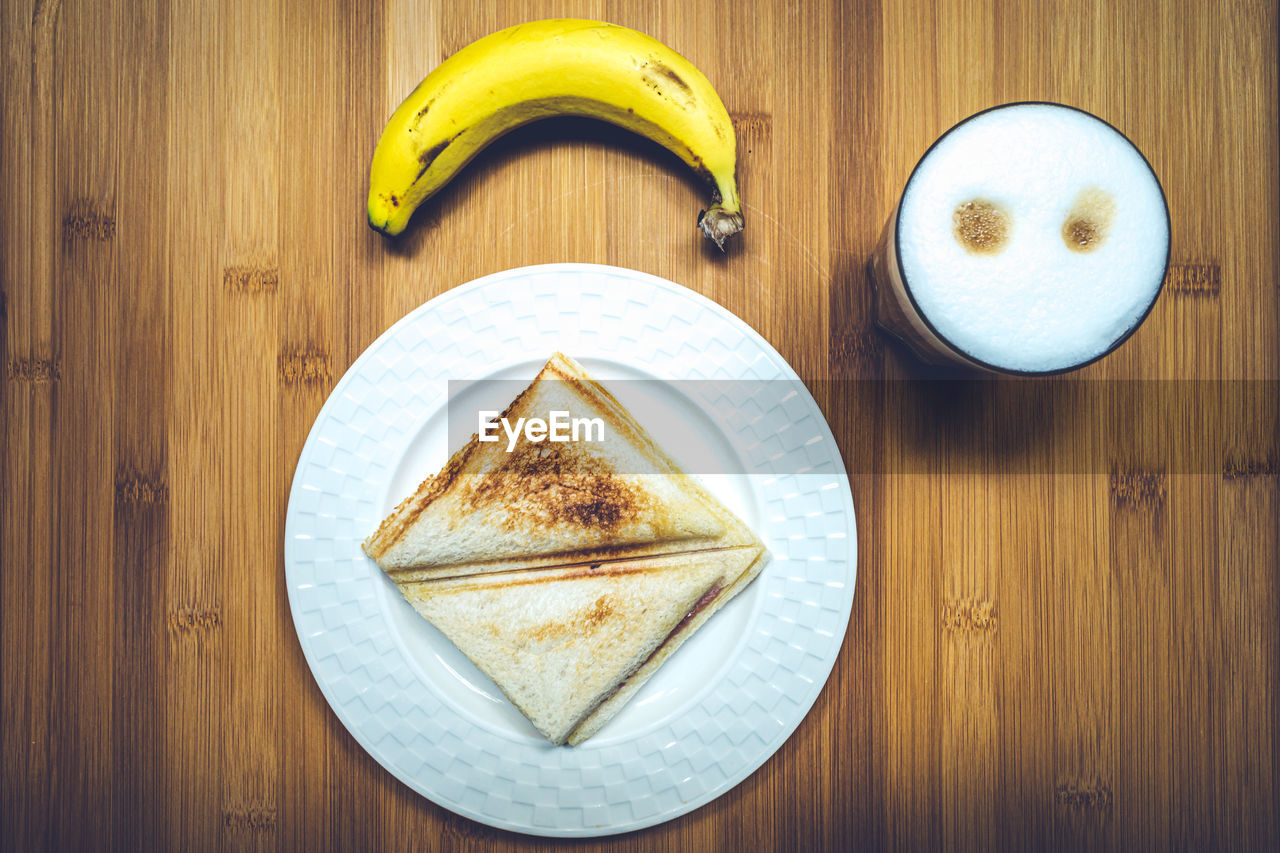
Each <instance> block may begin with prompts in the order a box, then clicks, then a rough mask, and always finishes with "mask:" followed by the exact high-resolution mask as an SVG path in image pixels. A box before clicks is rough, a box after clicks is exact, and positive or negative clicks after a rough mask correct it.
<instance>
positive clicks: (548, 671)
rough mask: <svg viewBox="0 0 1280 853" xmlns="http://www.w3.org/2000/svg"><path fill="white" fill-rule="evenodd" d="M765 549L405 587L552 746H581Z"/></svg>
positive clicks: (750, 572) (741, 582)
mask: <svg viewBox="0 0 1280 853" xmlns="http://www.w3.org/2000/svg"><path fill="white" fill-rule="evenodd" d="M763 554H764V550H763V548H761V547H760V546H759V545H749V546H739V547H730V548H723V549H717V550H707V551H697V552H692V553H683V554H669V555H662V556H649V557H644V558H640V559H625V560H616V561H606V562H600V563H588V564H585V565H574V566H563V567H559V568H550V569H546V568H543V569H534V570H522V571H510V572H501V573H486V574H480V575H474V576H471V577H458V578H451V579H445V580H432V581H424V582H416V583H412V582H411V583H402V584H401V585H400V589H401V591H402V592H403V593H404V596H405V598H406V599H408V601H409V603H410V604H412V605H413V606H414V608H415V609H416V610H417V611H418V613H420V614H421V615H422V616H424V617H425V618H426V619H427V620H428V621H430V622H431V623H432V624H433V625H435V626H436V628H438V629H439V630H440V632H441V633H443V634H444V635H445V636H446V637H448V638H449V640H450V641H451V642H452V643H453V644H454V645H455V646H457V647H458V649H459V650H461V651H462V652H463V654H465V655H466V656H467V657H468V658H470V659H471V661H472V662H473V663H474V664H475V665H476V667H477V668H479V669H480V671H481V672H483V673H484V674H485V675H486V676H488V677H489V678H490V679H491V680H492V681H493V683H494V684H496V685H497V686H498V687H499V688H500V689H501V690H502V692H503V693H504V694H506V696H507V698H508V699H510V700H511V702H512V703H513V704H514V705H515V706H516V708H518V709H519V710H520V711H521V712H522V713H523V714H524V715H525V716H526V717H527V718H528V719H529V721H530V722H531V723H533V725H534V726H535V727H536V728H537V729H538V731H540V732H542V734H543V735H545V736H546V737H547V739H548V740H550V741H551V742H552V743H554V744H562V743H564V742H565V741H570V742H572V743H579V742H581V741H582V740H584V739H585V738H587V737H589V736H590V735H591V734H594V733H595V732H596V731H597V730H598V729H599V728H600V726H602V725H604V723H605V722H607V721H608V720H609V719H610V718H611V717H613V715H614V714H616V713H617V712H618V711H619V710H620V709H621V708H622V706H623V705H624V704H625V703H626V701H627V699H629V698H630V697H631V695H632V694H634V692H635V691H636V690H637V689H639V687H640V685H641V684H643V683H644V682H645V681H646V680H647V679H648V678H649V677H650V676H651V675H653V673H654V672H656V671H657V668H658V667H659V666H660V665H661V664H662V662H663V661H664V660H666V659H667V658H668V657H669V656H670V655H671V653H672V652H674V651H675V649H676V648H677V647H678V646H679V645H680V643H682V642H684V640H685V638H687V637H688V636H690V635H691V634H692V633H693V632H694V631H695V630H696V629H697V627H698V626H699V625H701V624H702V622H703V621H705V620H706V619H707V618H708V617H709V616H710V615H711V614H712V613H713V612H715V610H717V609H719V608H720V607H721V606H723V604H724V603H725V602H726V601H728V600H729V598H731V597H732V596H733V595H734V594H736V593H737V591H738V590H740V589H741V588H742V587H743V586H745V584H746V583H748V582H750V579H751V578H753V577H755V574H756V573H758V572H759V570H760V567H761V566H762V565H763V563H764V559H763Z"/></svg>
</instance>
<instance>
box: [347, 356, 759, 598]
mask: <svg viewBox="0 0 1280 853" xmlns="http://www.w3.org/2000/svg"><path fill="white" fill-rule="evenodd" d="M552 411H567V412H569V413H570V417H573V418H600V419H601V420H602V421H603V423H604V424H605V430H604V440H603V441H592V442H588V441H573V442H549V441H542V442H530V441H527V440H526V439H525V437H524V435H521V437H520V439H519V442H518V443H517V445H516V446H515V448H514V449H512V450H511V452H508V451H507V443H506V440H505V437H504V439H503V440H502V441H499V442H481V441H479V440H478V437H477V436H473V437H472V439H471V441H469V442H468V443H467V444H466V445H465V446H464V447H462V448H461V449H460V450H459V451H458V452H457V453H455V454H454V456H453V458H451V459H450V460H449V462H448V464H446V465H445V467H444V469H443V470H442V471H441V472H440V473H439V474H437V475H436V476H434V477H431V478H429V479H428V480H426V481H425V482H424V483H423V484H422V485H421V486H420V487H419V488H418V490H417V492H416V493H415V494H413V495H412V496H410V497H409V498H407V499H405V500H404V501H403V502H402V503H401V504H400V505H399V506H398V507H396V509H395V510H394V511H393V512H392V513H391V515H390V516H388V517H387V518H386V520H384V521H383V522H382V525H381V526H380V527H379V528H378V529H377V531H375V532H374V533H373V534H372V535H371V536H370V537H369V538H368V539H367V540H365V543H364V550H365V552H366V553H367V554H368V555H369V556H370V557H372V558H373V559H374V561H375V562H377V564H378V565H379V566H380V567H381V568H382V569H383V571H385V572H387V574H388V575H390V576H391V577H392V578H393V579H395V580H396V581H420V580H427V579H431V578H443V577H456V576H460V575H469V574H477V573H482V572H491V571H504V570H509V569H511V568H514V567H519V568H534V567H537V566H555V565H563V564H566V563H573V562H590V561H591V560H595V559H601V558H607V559H618V558H622V557H640V556H645V555H651V554H663V553H672V552H676V551H687V550H695V549H697V548H700V547H732V546H738V545H750V544H753V543H754V542H755V537H754V536H753V535H751V533H750V531H748V530H747V529H746V528H745V527H744V526H743V525H742V523H741V522H740V521H738V520H737V519H736V518H735V517H734V516H733V514H732V513H730V512H729V511H728V510H727V509H725V508H724V507H723V506H722V505H721V504H720V503H719V502H718V501H716V500H715V499H714V498H713V497H712V496H711V495H710V494H709V493H707V491H706V490H705V489H704V488H703V487H702V486H701V485H700V484H699V483H698V482H697V481H696V480H695V479H693V478H692V477H690V476H689V475H688V474H686V473H684V472H683V471H682V470H681V469H680V468H679V467H678V466H677V465H676V464H675V462H674V461H673V460H672V459H671V458H670V457H669V456H667V454H665V453H664V452H663V451H662V450H661V449H659V448H658V446H657V445H656V444H655V443H654V441H653V439H652V438H651V437H650V436H649V434H648V433H647V432H646V431H645V429H644V428H643V427H641V426H640V424H638V423H637V422H636V421H635V419H634V418H633V417H632V416H631V414H630V413H629V412H627V411H626V409H625V408H623V407H622V405H621V404H620V403H618V401H617V400H616V399H614V397H613V396H612V395H611V394H610V393H609V392H608V391H606V390H605V389H604V388H603V387H602V386H601V385H600V384H599V383H597V382H596V381H594V380H593V379H591V378H590V377H589V376H587V374H586V373H585V372H584V371H583V370H582V368H581V367H580V366H579V365H578V364H577V363H576V362H574V361H573V360H572V359H570V358H568V357H566V356H564V355H562V354H560V353H556V354H555V355H553V356H552V357H551V359H550V360H549V361H548V362H547V364H546V366H544V367H543V368H542V370H541V371H540V372H539V373H538V375H537V377H536V378H535V379H534V380H533V382H532V383H531V384H530V385H529V387H528V388H526V389H525V390H524V391H523V392H522V393H521V394H520V395H519V396H518V397H516V399H515V400H514V401H513V402H512V403H511V405H510V406H508V408H507V410H506V411H505V412H503V414H502V417H504V418H506V419H507V420H508V421H509V422H511V423H515V422H516V419H518V418H522V417H524V418H529V417H540V418H543V419H547V418H548V417H549V415H550V413H551V412H552Z"/></svg>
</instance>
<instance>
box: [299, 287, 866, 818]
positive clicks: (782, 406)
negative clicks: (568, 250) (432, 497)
mask: <svg viewBox="0 0 1280 853" xmlns="http://www.w3.org/2000/svg"><path fill="white" fill-rule="evenodd" d="M555 350H561V351H563V352H566V353H568V354H569V355H571V356H573V357H574V358H575V359H577V360H578V361H580V362H581V363H582V364H583V366H584V367H585V368H586V369H587V371H588V372H589V373H591V374H592V375H593V376H595V377H596V378H598V379H601V380H603V381H605V383H606V384H609V380H611V379H613V380H619V379H635V378H646V379H681V380H684V379H690V380H692V379H715V380H740V379H754V380H775V379H776V380H779V381H789V382H792V383H794V387H795V388H797V389H798V393H794V394H789V395H782V396H779V397H778V398H777V399H776V400H774V402H773V403H772V404H771V410H770V411H760V410H759V409H758V408H755V409H753V408H751V406H750V405H748V406H746V407H744V408H743V409H742V410H741V411H738V412H735V413H734V415H733V416H730V417H717V416H715V415H713V414H709V413H708V405H709V404H708V403H707V402H706V401H697V402H696V404H695V403H693V402H690V401H689V400H688V399H687V395H685V394H684V393H683V392H682V391H681V390H672V391H671V392H670V395H669V396H670V398H671V399H669V400H666V401H665V402H664V405H670V406H674V407H676V408H678V409H684V410H686V411H687V415H686V418H687V419H688V422H687V423H686V424H685V425H684V435H685V436H690V435H696V436H702V437H704V438H701V439H699V440H697V441H692V442H690V441H683V442H673V441H672V440H670V439H664V438H663V428H662V425H651V424H647V423H646V426H650V428H651V429H652V430H653V431H654V432H655V434H656V437H657V440H658V441H659V443H660V444H662V445H663V446H664V447H666V448H668V449H669V450H671V451H675V452H674V453H673V455H674V456H676V458H677V460H681V459H682V458H698V457H697V454H699V453H710V454H717V453H718V454H721V455H724V454H730V455H733V456H734V459H733V460H732V461H731V462H730V461H729V460H724V466H725V467H720V468H717V470H726V471H729V470H735V468H734V467H731V466H732V465H736V466H737V467H736V470H739V471H742V470H745V472H746V473H745V475H730V474H722V475H718V476H706V477H703V480H704V482H705V483H706V485H707V487H708V488H709V489H710V490H711V491H712V492H714V493H715V494H716V495H717V496H718V497H719V498H721V500H723V501H724V502H725V503H726V504H727V505H728V506H729V507H730V508H732V509H733V510H734V511H735V512H737V513H738V514H739V515H740V516H741V517H742V519H743V520H744V521H745V522H746V523H747V524H748V525H749V526H751V527H752V529H754V530H755V531H756V532H757V533H758V534H759V535H760V537H761V539H762V540H763V541H764V543H765V545H766V546H767V547H768V549H769V551H770V552H771V554H772V560H771V562H770V563H769V565H768V566H767V567H766V568H765V569H764V571H763V572H762V573H761V575H760V577H759V578H757V579H756V580H755V582H754V583H752V584H751V586H749V587H748V588H747V589H746V590H744V591H743V592H742V593H741V594H740V595H739V596H738V597H737V598H735V599H734V600H733V601H732V602H730V603H729V604H728V605H726V606H725V607H724V608H723V609H722V610H721V611H720V612H719V613H717V614H716V615H715V616H714V617H713V618H712V619H710V620H708V622H707V623H706V625H705V626H704V627H703V629H702V630H701V631H699V632H698V633H696V634H695V635H694V636H693V637H691V638H690V639H689V640H688V641H687V642H686V643H685V644H684V646H682V647H681V648H680V650H679V651H678V652H677V653H676V654H674V655H672V656H671V658H670V659H669V660H668V661H667V663H666V664H665V665H664V666H663V667H662V668H661V669H660V670H659V671H658V672H657V673H656V674H655V675H654V677H653V678H652V679H650V681H649V682H648V683H647V684H646V685H645V686H644V688H643V689H641V690H640V691H639V692H638V693H637V695H636V697H635V698H634V699H633V700H632V701H631V702H630V703H629V704H628V705H627V706H626V707H625V708H624V709H623V710H622V712H621V713H619V714H618V716H616V717H615V718H614V719H613V720H612V721H610V722H609V724H608V725H607V726H605V727H604V728H603V729H602V730H601V731H600V733H599V734H597V735H596V736H595V737H593V738H592V739H591V740H589V741H587V742H586V743H585V744H583V745H582V746H579V747H553V746H551V745H550V744H548V743H547V742H546V741H545V740H543V739H542V737H541V736H540V735H538V734H537V732H536V731H535V730H534V729H533V727H532V726H531V725H529V723H528V722H527V721H526V720H525V719H524V717H522V716H521V715H520V713H519V712H518V711H516V710H515V708H514V707H512V706H511V705H510V704H509V703H508V702H507V701H506V700H505V699H504V698H503V697H502V695H501V694H500V693H499V692H498V690H497V688H496V687H494V686H493V684H492V683H491V682H489V681H488V679H486V678H485V677H484V676H483V675H481V674H480V673H479V671H478V670H476V668H475V667H474V666H473V665H472V664H471V663H470V662H469V661H468V660H467V659H466V658H465V657H464V656H463V655H462V654H461V653H459V652H458V651H457V649H455V648H454V647H453V645H452V644H450V643H449V642H448V641H447V640H445V639H444V637H443V636H442V635H441V634H439V633H438V632H437V631H436V630H435V629H434V628H433V627H432V626H431V625H429V624H428V623H427V622H426V621H425V620H423V619H421V618H419V617H418V615H417V614H416V613H415V612H414V611H413V609H412V608H411V607H409V605H408V604H407V603H406V602H405V601H404V600H403V599H402V598H401V597H400V595H399V593H398V592H397V591H396V588H395V585H394V584H392V583H391V582H390V581H389V580H387V579H386V578H385V577H384V576H383V575H382V573H381V572H380V571H379V570H378V568H377V566H375V565H374V564H373V562H372V561H371V560H369V559H368V558H367V557H366V556H365V555H364V554H363V552H362V551H361V550H360V542H361V541H362V540H363V538H364V537H365V536H367V535H368V534H369V533H370V532H371V531H373V530H374V529H375V528H376V527H377V526H378V523H379V522H380V521H381V520H382V518H383V517H384V516H385V515H386V514H387V513H388V512H389V511H390V510H391V508H392V507H393V506H394V505H395V504H396V503H397V502H398V501H399V500H400V499H401V498H402V497H404V496H405V495H407V494H410V493H411V492H413V491H414V489H416V487H417V485H418V484H419V483H420V482H421V481H422V480H423V479H424V478H425V477H427V476H429V475H431V474H433V473H435V472H436V471H437V470H439V469H440V467H442V466H443V465H444V462H445V460H446V458H447V456H448V450H449V449H450V448H448V447H447V443H448V442H447V423H446V418H445V416H444V412H445V404H446V398H447V393H448V390H449V389H448V380H450V379H453V380H468V379H484V378H505V379H514V378H519V379H524V380H528V379H531V378H532V377H533V376H534V374H535V373H536V372H537V370H538V369H539V368H540V367H541V366H542V364H543V363H544V362H545V360H546V358H547V357H548V356H549V355H550V354H551V353H552V352H553V351H555ZM711 384H712V383H707V385H711ZM742 384H743V385H744V386H745V385H747V383H742ZM623 386H624V387H625V389H626V390H627V391H628V393H639V390H638V389H650V393H652V389H654V388H659V389H660V388H662V387H664V383H626V382H615V383H614V385H613V386H612V387H613V388H615V389H616V388H620V387H623ZM672 387H673V389H674V388H675V386H672ZM679 387H680V388H681V389H685V390H687V389H688V388H690V387H698V385H697V384H696V383H680V384H679ZM455 390H456V389H455ZM615 393H616V394H618V395H619V396H620V397H621V398H622V401H623V403H624V404H629V401H628V400H627V399H626V396H625V394H624V393H619V391H618V390H615ZM658 393H661V392H658ZM504 402H505V401H498V405H497V407H498V408H502V406H503V403H504ZM721 402H723V401H721ZM712 408H714V407H712ZM642 420H643V419H642ZM691 427H692V428H691ZM726 448H728V449H726ZM690 454H693V455H690ZM796 457H800V458H802V459H803V460H805V461H804V462H796V463H795V464H791V462H790V461H788V460H792V459H794V458H796ZM780 459H782V460H784V461H783V463H782V464H779V460H780ZM692 470H694V471H695V472H696V471H698V470H699V468H697V467H694V468H692ZM701 470H703V471H706V470H709V469H708V468H707V467H705V464H703V465H702V466H701ZM789 471H796V472H801V471H803V472H806V473H788V472H789ZM762 472H763V473H762ZM856 551H857V537H856V533H855V527H854V510H853V499H852V496H851V495H850V492H849V482H848V478H847V476H846V475H845V473H844V464H843V462H842V461H841V459H840V454H839V451H838V449H837V448H836V444H835V441H834V439H833V438H832V436H831V432H830V430H829V428H828V427H827V423H826V421H825V419H824V418H823V416H822V413H821V412H820V411H819V409H818V407H817V405H816V404H815V403H814V402H813V398H812V397H811V396H810V395H809V394H808V392H807V391H806V390H804V387H803V385H801V384H800V383H799V382H798V381H797V378H796V375H795V373H794V372H793V371H792V370H791V368H790V367H789V366H788V365H787V363H786V362H785V361H784V360H783V358H782V357H781V356H780V355H779V354H778V353H777V352H776V351H775V350H774V349H773V348H772V347H771V346H769V344H768V343H767V342H765V340H764V339H763V338H761V337H760V336H759V335H758V334H756V333H755V332H754V331H753V330H752V329H751V328H750V327H748V326H747V325H746V324H745V323H743V322H742V321H741V320H739V319H738V318H737V317H735V316H733V315H732V314H730V313H729V312H728V311H726V310H725V309H723V308H721V307H720V306H719V305H717V304H715V303H714V302H711V301H709V300H707V299H705V298H703V297H701V296H699V295H697V294H696V293H693V292H692V291H690V290H687V289H685V288H683V287H680V286H678V285H675V284H672V283H671V282H668V281H665V280H663V279H659V278H655V277H654V276H650V275H646V274H644V273H639V272H634V271H631V270H625V269H618V268H615V267H605V266H595V265H588V264H556V265H547V266H538V267H526V268H522V269H515V270H509V271H507V272H503V273H498V274H496V275H491V276H487V277H485V278H482V279H478V280H476V281H473V282H471V283H469V284H466V285H463V286H461V287H457V288H454V289H453V290H451V291H449V292H448V293H445V294H443V295H441V296H439V297H437V298H435V299H433V300H431V301H430V302H428V303H426V304H425V305H422V306H421V307H419V308H418V309H417V310H415V311H413V312H411V313H410V314H408V315H407V316H406V317H404V318H403V319H402V320H401V321H400V322H398V323H396V324H395V325H394V326H392V327H391V328H390V329H389V330H387V332H386V333H384V334H383V335H382V336H381V337H380V338H378V340H376V341H374V343H373V344H372V345H371V346H370V347H369V348H368V349H367V350H365V352H364V353H363V354H362V355H361V356H360V358H358V359H357V360H356V362H355V364H353V365H352V366H351V368H350V370H348V371H347V373H346V375H345V376H343V377H342V379H341V381H339V382H338V384H337V386H336V387H335V388H334V390H333V393H332V394H330V396H329V399H328V400H327V401H326V402H325V405H324V408H323V409H321V411H320V414H319V415H318V416H317V417H316V421H315V424H314V425H313V426H312V428H311V434H310V435H309V436H308V438H307V443H306V445H305V446H304V447H303V449H302V455H301V457H300V458H299V460H298V467H297V470H296V472H295V474H294V479H293V489H292V491H291V493H290V495H289V511H288V519H287V521H286V523H285V547H284V556H285V576H286V580H287V584H288V589H289V603H290V605H291V607H292V611H293V620H294V625H295V627H296V628H297V631H298V639H299V640H300V642H301V643H302V649H303V652H304V653H305V655H306V658H307V662H308V663H309V664H310V666H311V671H312V673H313V674H314V675H315V678H316V681H317V682H318V683H319V685H320V688H321V690H322V691H323V692H324V695H325V698H326V699H328V701H329V704H330V706H331V707H332V708H333V710H334V712H335V713H336V714H337V715H338V717H339V719H341V720H342V723H343V725H345V726H346V727H347V729H348V730H349V731H350V732H351V734H352V735H353V736H354V737H355V738H356V740H358V741H359V742H360V744H361V746H363V747H364V748H365V749H366V750H367V751H368V752H369V754H370V755H372V756H373V757H374V758H375V759H377V760H378V762H379V763H381V764H382V766H383V767H385V768H387V770H389V771H390V772H391V773H392V774H394V775H395V776H396V777H397V778H399V779H400V780H401V781H402V782H404V783H405V784H406V785H408V786H409V787H411V788H413V789H414V790H416V791H418V792H419V793H420V794H422V795H423V796H425V797H428V798H429V799H431V800H433V801H434V802H436V803H438V804H439V805H441V806H444V807H445V808H447V809H450V810H452V811H454V812H457V813H458V814H461V815H465V816H466V817H469V818H472V819H474V820H477V821H480V822H481V823H485V824H488V825H490V826H495V827H500V828H502V829H509V830H515V831H517V832H525V833H531V834H535V835H549V836H596V835H608V834H612V833H618V832H627V831H629V830H634V829H639V828H641V827H645V826H651V825H653V824H656V823H661V822H663V821H666V820H670V819H671V818H674V817H677V816H678V815H681V814H684V813H685V812H688V811H691V810H693V809H695V808H697V807H698V806H701V805H703V804H704V803H707V802H710V801H711V800H713V799H715V798H716V797H718V796H719V795H721V794H723V793H724V792H725V791H728V790H729V789H730V788H732V787H733V786H734V785H736V784H738V783H739V782H741V781H742V780H743V779H745V778H746V777H747V776H749V775H750V774H751V773H752V772H753V771H754V770H755V769H756V768H757V767H759V766H760V765H761V764H763V763H764V762H765V760H766V759H768V758H769V756H771V755H772V754H773V753H774V751H775V750H777V749H778V747H780V746H781V745H782V743H783V742H784V741H785V740H786V739H787V737H788V736H789V735H790V734H791V732H792V731H794V730H795V727H796V726H797V725H799V724H800V721H801V720H803V719H804V716H805V714H806V713H808V710H809V708H810V707H811V706H812V705H813V702H814V700H815V699H816V698H817V696H818V692H819V691H820V690H821V689H822V685H823V684H824V683H825V682H826V679H827V676H828V674H829V673H830V672H831V667H832V665H833V664H834V663H835V659H836V655H837V654H838V652H839V650H840V645H841V641H842V639H843V637H844V633H845V628H846V626H847V624H848V621H849V611H850V607H851V606H852V603H853V591H854V583H855V580H856V575H857V573H856V565H857V556H856Z"/></svg>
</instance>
